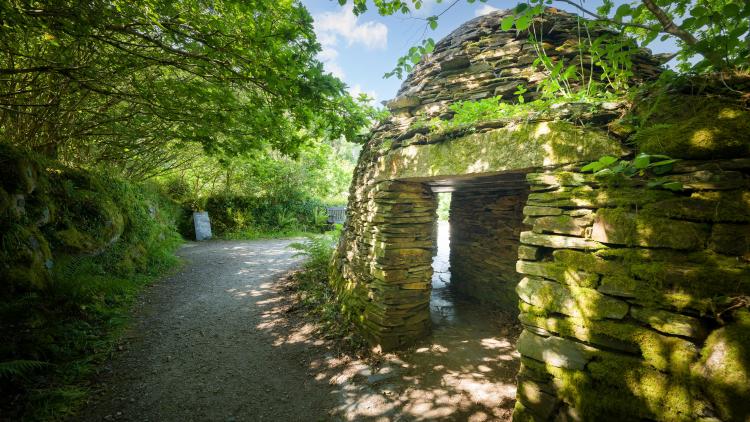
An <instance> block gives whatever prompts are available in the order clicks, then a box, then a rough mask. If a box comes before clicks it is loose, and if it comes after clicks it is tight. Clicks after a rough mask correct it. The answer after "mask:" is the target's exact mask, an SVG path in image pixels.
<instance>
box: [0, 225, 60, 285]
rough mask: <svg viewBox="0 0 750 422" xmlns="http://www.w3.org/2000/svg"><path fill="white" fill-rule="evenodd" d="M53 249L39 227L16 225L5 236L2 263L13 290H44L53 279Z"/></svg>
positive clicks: (0, 252)
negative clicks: (51, 276) (51, 271)
mask: <svg viewBox="0 0 750 422" xmlns="http://www.w3.org/2000/svg"><path fill="white" fill-rule="evenodd" d="M52 262H53V261H52V252H51V250H50V248H49V244H48V243H47V240H46V239H45V238H44V236H43V235H42V233H41V232H39V230H38V229H37V228H35V227H23V226H20V225H13V226H12V227H10V228H9V229H8V230H7V231H5V232H4V233H3V235H2V250H0V264H2V267H4V268H3V269H2V271H3V273H4V278H5V281H6V282H7V283H8V284H9V285H11V286H13V287H12V288H11V289H12V290H13V289H21V290H27V289H37V290H42V289H44V288H45V287H46V286H47V285H48V284H49V282H50V280H51V278H50V275H51V274H50V269H51V266H52Z"/></svg>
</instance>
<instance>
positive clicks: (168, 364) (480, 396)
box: [83, 227, 519, 422]
mask: <svg viewBox="0 0 750 422" xmlns="http://www.w3.org/2000/svg"><path fill="white" fill-rule="evenodd" d="M441 233H442V234H444V233H445V231H444V228H443V227H441ZM290 243H291V241H290V240H273V241H234V242H207V243H200V244H190V245H188V246H186V247H184V248H183V249H181V250H180V252H179V254H180V255H181V256H182V257H184V258H185V261H186V265H185V267H184V268H183V269H182V270H181V271H180V272H179V273H177V274H175V275H174V276H171V277H169V278H167V279H165V280H163V281H161V282H159V283H157V284H156V285H155V286H154V287H153V288H151V289H150V290H149V291H148V292H146V294H144V296H143V299H142V300H143V302H142V303H140V305H139V306H138V307H137V309H136V312H135V315H136V320H135V322H134V324H133V326H132V328H131V330H130V332H129V334H128V335H127V336H126V338H125V341H124V342H123V349H124V350H123V351H122V352H119V353H117V355H116V356H115V359H114V360H113V362H112V363H111V364H110V365H109V366H108V367H107V368H106V369H107V370H106V371H105V374H104V375H103V376H102V382H103V386H102V393H101V395H100V396H99V397H97V398H96V399H95V400H94V402H93V403H92V405H91V406H90V407H89V408H88V409H86V411H85V413H84V414H83V420H87V421H102V420H115V421H151V422H156V421H225V422H226V421H328V420H333V421H383V422H386V421H432V420H446V421H507V420H510V416H511V412H512V408H513V404H514V402H515V392H516V390H515V374H516V373H517V371H518V365H519V356H518V353H517V352H516V351H515V341H516V339H517V337H518V332H519V327H518V325H517V321H516V320H515V316H513V315H501V314H497V313H493V312H491V311H489V310H487V309H485V308H482V307H479V306H477V305H476V304H474V303H471V302H466V301H462V300H461V299H460V298H457V297H454V295H453V294H452V293H451V291H450V289H449V288H448V286H449V284H448V280H449V277H450V274H449V273H448V262H447V259H448V257H447V254H448V249H447V238H444V236H443V235H441V242H440V243H439V245H440V248H439V249H438V250H439V254H438V257H437V258H436V259H435V262H434V264H433V266H434V267H435V270H436V273H435V277H434V279H433V295H432V296H433V297H432V301H431V313H432V320H433V335H432V336H431V337H429V338H427V339H424V340H423V341H421V342H420V343H419V344H418V345H416V346H415V347H413V348H411V349H409V350H405V351H401V352H399V353H389V354H385V355H374V356H371V357H369V358H368V359H366V360H362V359H357V358H355V357H352V356H350V355H346V354H342V353H340V352H339V350H340V348H339V344H337V343H336V342H335V341H334V340H325V339H323V338H322V337H321V335H320V331H319V330H318V328H319V326H318V325H317V323H316V321H314V320H313V319H311V318H309V317H306V316H305V313H304V312H303V311H302V310H301V309H300V308H299V307H298V306H297V305H296V302H295V300H296V299H295V294H294V290H293V289H292V288H291V286H292V283H291V282H289V281H285V280H283V279H281V278H282V277H281V276H282V275H283V274H284V273H286V272H288V271H289V270H290V269H293V268H296V267H297V266H298V265H299V263H300V262H301V259H300V258H295V257H293V255H294V252H293V251H292V250H291V249H289V248H288V247H287V246H288V245H289V244H290Z"/></svg>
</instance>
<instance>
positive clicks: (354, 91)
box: [349, 84, 378, 103]
mask: <svg viewBox="0 0 750 422" xmlns="http://www.w3.org/2000/svg"><path fill="white" fill-rule="evenodd" d="M362 93H365V94H367V96H368V97H370V98H372V100H373V102H374V103H377V102H378V94H377V92H375V91H365V90H363V89H362V86H361V85H360V84H354V86H351V87H349V94H351V96H352V97H354V98H357V97H358V96H359V94H362Z"/></svg>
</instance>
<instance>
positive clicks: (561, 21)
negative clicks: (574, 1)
mask: <svg viewBox="0 0 750 422" xmlns="http://www.w3.org/2000/svg"><path fill="white" fill-rule="evenodd" d="M509 14H511V11H509V10H499V11H495V12H492V13H489V14H487V15H483V16H480V17H477V18H474V19H472V20H470V21H468V22H466V23H464V24H463V25H461V26H460V27H458V28H457V29H456V30H455V31H453V32H452V33H450V34H449V35H448V36H447V37H445V38H443V39H442V40H440V41H439V42H438V43H437V44H436V45H435V49H434V51H433V52H432V54H430V55H428V56H427V57H426V58H425V59H424V60H422V61H421V62H420V63H419V64H417V65H416V66H415V67H414V69H413V71H412V72H411V74H410V75H409V76H408V77H407V78H406V80H405V81H404V83H403V84H402V86H401V88H400V89H399V91H398V94H397V97H396V98H395V99H393V100H391V101H389V102H388V103H387V106H388V108H389V109H390V110H391V111H393V112H396V113H403V112H404V111H408V112H410V113H411V114H424V115H427V116H428V117H434V116H437V115H439V114H441V113H443V112H445V111H446V109H447V105H449V104H450V103H452V102H455V101H461V100H480V99H484V98H488V97H493V96H500V97H502V98H503V99H507V100H510V99H513V98H514V97H515V95H514V94H513V93H514V92H515V91H516V89H517V87H518V85H524V86H526V87H527V88H528V93H527V94H526V97H527V98H526V99H527V100H529V99H532V98H534V97H535V96H536V95H537V93H536V91H535V89H534V87H535V86H536V85H537V83H538V82H539V81H540V80H542V79H544V78H545V77H546V74H545V73H544V72H542V71H540V69H536V68H535V66H533V64H534V61H535V60H536V59H537V57H538V53H537V51H536V48H537V47H535V44H536V43H534V42H532V41H531V39H530V32H529V31H531V33H532V34H533V35H534V37H535V38H536V39H537V40H539V41H541V48H543V50H544V53H545V54H546V55H547V56H548V57H549V58H550V59H551V60H552V61H553V62H555V63H556V62H557V61H558V60H562V61H563V62H564V63H566V65H567V64H569V63H580V62H581V58H580V55H579V54H580V49H579V42H583V43H588V42H589V40H591V41H593V40H595V39H597V38H598V37H601V36H607V35H609V36H613V37H616V36H617V34H616V33H614V32H611V31H608V30H604V29H596V28H592V29H589V30H588V34H587V33H586V30H585V28H584V23H585V21H584V20H583V19H581V18H580V17H578V16H576V15H572V14H570V13H566V12H563V11H559V10H557V9H552V8H549V9H547V12H546V13H545V14H544V15H543V16H540V17H537V18H535V19H534V22H533V24H532V26H531V27H530V28H529V30H524V31H517V30H515V29H513V30H510V31H503V30H502V29H500V21H501V20H502V19H503V17H505V16H507V15H509ZM589 23H590V22H589ZM604 44H605V45H606V41H605V42H604ZM632 60H633V69H632V70H633V73H634V75H635V76H634V79H635V80H636V81H637V80H642V79H650V78H654V77H656V76H658V73H659V64H660V62H659V60H658V59H657V58H656V57H654V56H652V55H651V54H650V52H649V51H648V50H645V49H642V50H639V51H638V52H637V53H636V54H634V55H633V58H632ZM583 63H584V68H586V69H588V68H589V66H590V61H589V59H588V57H584V58H583ZM594 73H599V71H598V70H597V69H594Z"/></svg>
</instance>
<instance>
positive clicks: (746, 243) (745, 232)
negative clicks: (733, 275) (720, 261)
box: [709, 224, 750, 260]
mask: <svg viewBox="0 0 750 422" xmlns="http://www.w3.org/2000/svg"><path fill="white" fill-rule="evenodd" d="M709 246H710V248H711V249H712V250H714V251H716V252H718V253H721V254H724V255H734V256H741V257H744V258H745V259H747V260H750V224H714V225H713V227H712V229H711V240H710V242H709Z"/></svg>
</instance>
